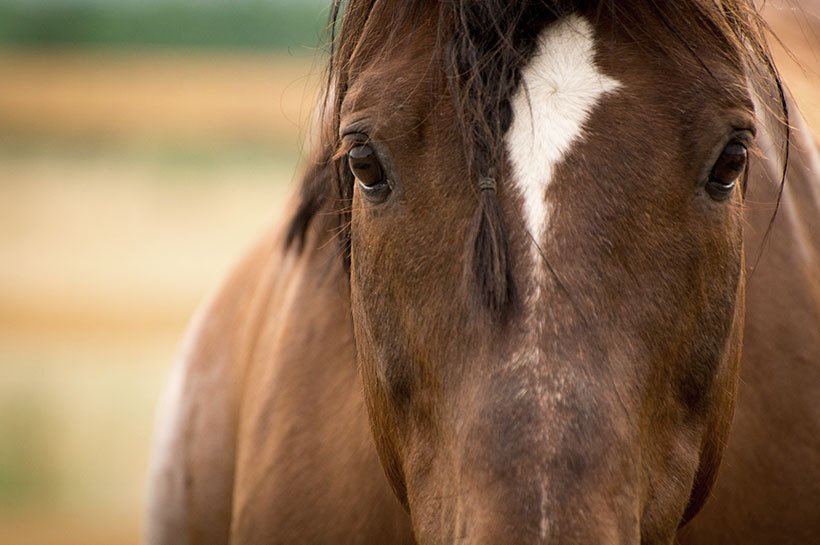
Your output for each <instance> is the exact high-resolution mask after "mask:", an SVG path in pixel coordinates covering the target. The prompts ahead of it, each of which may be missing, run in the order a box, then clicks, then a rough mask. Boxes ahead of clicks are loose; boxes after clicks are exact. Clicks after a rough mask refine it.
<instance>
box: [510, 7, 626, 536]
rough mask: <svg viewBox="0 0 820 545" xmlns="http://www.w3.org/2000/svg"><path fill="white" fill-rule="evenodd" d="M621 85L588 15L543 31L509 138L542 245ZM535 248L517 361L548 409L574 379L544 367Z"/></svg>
mask: <svg viewBox="0 0 820 545" xmlns="http://www.w3.org/2000/svg"><path fill="white" fill-rule="evenodd" d="M620 86H621V84H620V83H619V82H617V81H616V80H614V79H612V78H610V77H608V76H606V75H604V74H602V73H601V72H600V71H599V70H598V68H597V67H596V66H595V41H594V36H593V32H592V27H591V25H590V24H589V22H587V20H586V19H584V18H582V17H580V16H577V15H574V16H570V17H566V18H564V19H562V20H560V21H557V22H555V23H553V24H551V25H549V26H548V27H547V28H545V29H544V30H543V32H542V33H541V35H540V36H539V39H538V44H537V47H536V49H535V52H534V54H533V56H532V58H531V59H530V60H529V62H528V63H527V64H526V66H525V67H524V69H523V70H522V72H521V83H520V86H519V88H518V90H517V91H516V93H515V95H514V96H513V100H512V110H513V122H512V125H511V127H510V129H509V132H508V133H507V137H506V140H507V141H506V145H507V151H508V153H509V156H510V160H511V162H512V167H513V172H512V174H513V181H514V183H515V186H516V188H517V189H518V191H519V192H520V193H521V196H522V197H523V202H524V219H525V221H526V225H527V228H528V229H529V232H530V234H531V235H532V237H533V238H534V239H535V241H536V242H537V243H538V244H543V243H544V240H545V238H546V236H547V224H548V221H549V216H550V208H551V207H550V203H549V201H548V200H547V188H548V187H549V185H550V183H551V182H552V179H553V173H554V171H555V167H556V165H558V163H559V162H560V161H561V160H562V159H563V158H564V157H565V156H566V155H567V153H568V152H569V151H570V148H571V147H572V145H573V144H574V143H576V142H578V141H579V140H581V139H582V138H583V129H584V124H585V123H586V122H587V120H588V118H589V116H590V113H591V112H592V110H593V108H594V107H595V106H596V104H598V102H599V101H600V100H601V98H602V97H603V96H604V95H605V94H607V93H610V92H612V91H614V90H616V89H618V88H619V87H620ZM531 255H532V257H533V260H534V263H533V267H532V268H531V271H532V272H531V274H532V280H533V286H532V290H531V291H529V293H528V296H527V304H528V306H529V309H528V310H529V314H530V325H531V329H530V331H529V333H528V337H529V338H528V339H527V340H526V342H525V343H524V344H523V345H522V346H520V347H519V349H518V350H517V351H516V353H515V354H514V356H513V358H512V361H511V362H510V363H511V365H513V366H515V367H522V368H525V369H529V370H530V372H531V373H532V379H533V380H532V382H531V383H530V384H528V385H527V386H525V387H524V388H523V389H522V391H521V392H520V395H522V396H523V395H527V394H528V393H530V392H529V390H532V392H531V393H534V394H535V396H536V398H537V399H538V400H539V401H540V403H541V405H542V410H543V411H544V412H545V413H548V412H551V411H553V410H554V409H555V408H556V407H557V406H558V404H560V403H561V402H562V399H563V396H564V390H565V388H566V385H565V381H564V377H561V376H552V375H550V374H549V373H548V372H547V370H546V369H544V367H543V365H544V362H543V359H544V354H543V353H542V349H541V347H540V346H539V342H540V339H541V336H542V333H543V330H544V327H545V324H544V321H543V320H541V319H539V314H540V313H539V312H538V300H539V299H540V297H541V287H540V286H541V284H540V280H541V278H542V275H543V274H544V263H543V262H542V259H541V257H540V256H539V255H538V252H537V249H536V247H535V246H534V245H533V247H532V253H531ZM547 377H549V378H547ZM544 433H545V434H546V433H548V431H547V430H544ZM544 439H545V444H549V443H550V437H548V436H545V438H544ZM541 495H542V497H541V521H540V522H541V525H540V529H539V530H540V535H541V538H542V539H546V538H547V537H548V535H549V533H550V531H551V521H550V519H549V513H550V509H549V502H550V497H549V491H548V490H547V486H546V483H542V490H541Z"/></svg>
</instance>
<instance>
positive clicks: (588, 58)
mask: <svg viewBox="0 0 820 545" xmlns="http://www.w3.org/2000/svg"><path fill="white" fill-rule="evenodd" d="M594 59H595V41H594V36H593V32H592V27H591V26H590V24H589V22H587V20H586V19H584V18H582V17H580V16H577V15H573V16H569V17H566V18H564V19H561V20H560V21H557V22H555V23H553V24H551V25H549V26H547V27H546V28H545V29H544V30H543V31H542V33H541V36H539V39H538V45H537V47H536V49H535V53H534V54H533V56H532V58H531V59H530V60H529V62H528V63H527V65H526V66H525V67H524V69H523V70H522V72H521V84H520V85H519V88H518V90H517V91H516V93H515V95H514V96H513V100H512V110H513V122H512V126H511V127H510V130H509V132H508V133H507V148H508V152H509V155H510V158H511V161H512V166H513V177H514V180H515V184H516V186H517V187H518V190H519V191H520V192H521V194H522V195H523V197H524V214H525V219H526V222H527V227H528V228H529V231H530V233H531V234H532V236H533V238H534V239H535V240H536V241H537V242H539V243H541V242H542V237H543V236H544V227H545V223H546V221H547V217H548V215H549V212H550V206H549V203H548V202H547V200H546V189H547V187H548V186H549V184H550V182H551V181H552V176H553V172H554V170H555V166H556V165H557V164H558V162H559V161H560V160H561V159H562V158H563V157H564V156H565V155H566V153H567V152H568V151H569V149H570V147H571V146H572V144H573V143H575V142H576V141H578V140H579V139H580V138H581V137H582V135H583V126H584V123H585V122H586V120H587V118H588V117H589V114H590V112H591V111H592V109H593V108H594V107H595V105H596V104H597V103H598V102H599V100H600V99H601V97H602V96H603V95H605V94H606V93H608V92H611V91H614V90H615V89H617V88H618V87H620V83H618V82H617V81H616V80H614V79H612V78H610V77H608V76H606V75H604V74H602V73H601V72H600V71H599V70H598V68H597V67H596V66H595V60H594Z"/></svg>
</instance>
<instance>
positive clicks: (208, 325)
mask: <svg viewBox="0 0 820 545" xmlns="http://www.w3.org/2000/svg"><path fill="white" fill-rule="evenodd" d="M277 239H278V235H276V234H274V233H269V234H268V235H266V236H265V237H263V239H262V240H261V241H260V242H259V243H258V244H257V245H256V246H255V247H254V248H252V249H251V251H250V252H248V253H247V255H246V256H245V257H244V259H242V260H241V261H240V262H239V263H238V265H237V266H236V267H235V268H234V269H233V270H232V272H231V273H230V274H229V275H228V276H227V278H226V279H225V280H224V281H223V282H222V284H221V285H220V286H219V287H218V289H216V290H215V291H214V292H213V293H212V294H211V295H210V296H209V297H208V298H207V300H206V301H205V303H204V304H203V305H202V306H201V307H200V308H199V309H198V311H197V313H196V315H195V316H194V318H193V320H192V321H191V324H190V325H189V328H188V331H187V333H186V336H185V340H184V341H183V345H182V349H181V352H180V356H179V358H178V359H177V361H176V363H175V364H174V366H173V369H172V371H171V375H170V377H169V380H168V383H167V385H166V388H165V391H164V393H163V396H162V398H161V400H160V406H159V411H158V414H157V427H156V430H157V431H156V432H155V433H156V435H155V438H154V447H153V452H152V463H151V469H150V477H149V483H150V484H149V502H148V512H147V520H146V534H145V537H146V541H147V543H149V544H150V545H165V544H171V543H173V544H175V545H186V544H211V543H212V544H225V543H227V542H228V535H229V532H230V518H231V509H232V492H233V482H234V467H235V451H236V448H235V439H236V428H237V419H238V407H239V399H240V397H241V387H242V381H243V375H244V372H245V366H246V360H247V351H248V349H249V347H248V343H249V342H253V335H254V328H255V327H257V325H258V321H259V320H260V316H259V309H260V307H262V306H263V301H264V300H265V298H266V295H267V293H266V292H268V291H270V286H269V284H270V280H271V276H273V275H272V273H273V271H272V270H271V269H272V265H273V263H272V256H273V254H274V247H275V246H278V244H277V243H278V242H279V241H278V240H277Z"/></svg>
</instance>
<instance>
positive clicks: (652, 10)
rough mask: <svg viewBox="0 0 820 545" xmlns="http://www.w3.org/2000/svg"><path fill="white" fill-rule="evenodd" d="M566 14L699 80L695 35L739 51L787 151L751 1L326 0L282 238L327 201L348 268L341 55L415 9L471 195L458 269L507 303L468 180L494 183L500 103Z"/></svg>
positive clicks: (510, 288) (506, 279)
mask: <svg viewBox="0 0 820 545" xmlns="http://www.w3.org/2000/svg"><path fill="white" fill-rule="evenodd" d="M573 12H582V13H583V14H585V15H586V16H587V17H588V18H589V19H590V20H591V21H593V22H594V23H596V24H597V23H602V24H606V25H612V26H617V27H618V28H619V29H621V30H622V34H624V35H626V36H629V37H630V38H631V39H632V40H633V41H634V42H636V43H637V44H638V45H640V46H642V47H646V48H651V49H653V50H660V51H662V52H663V53H664V54H666V55H668V56H670V58H672V59H673V60H676V61H677V62H682V63H689V64H694V65H695V66H699V68H700V69H701V76H700V77H703V78H706V77H710V73H709V69H708V68H707V66H706V64H705V63H704V61H703V59H702V58H701V56H700V55H701V54H700V52H699V51H698V47H697V46H696V45H695V44H703V43H707V44H712V45H713V46H714V47H713V49H714V50H716V51H722V52H725V54H726V56H727V58H728V59H732V60H734V61H736V60H737V59H741V61H742V62H744V63H745V65H746V66H747V67H749V71H750V74H749V77H750V79H751V80H752V85H753V87H755V88H758V89H774V90H775V91H774V94H775V95H779V96H775V100H778V99H779V102H780V108H781V112H780V116H779V117H780V121H781V122H782V124H783V127H784V131H785V136H786V137H785V138H784V154H785V155H786V156H787V155H788V141H789V139H788V132H787V131H788V111H787V109H786V102H785V96H784V93H783V89H782V85H781V83H780V77H779V74H778V73H777V70H776V68H775V66H774V63H773V61H772V56H771V53H770V51H769V47H768V43H767V40H766V36H765V33H766V32H767V29H768V27H767V25H766V23H765V22H764V21H763V19H762V17H761V15H760V13H759V12H758V9H757V7H756V6H755V5H754V3H753V2H751V1H744V0H717V1H715V0H685V1H673V0H632V1H623V0H599V1H595V0H587V1H584V0H575V1H569V0H529V1H520V2H509V1H508V0H451V1H446V2H431V1H429V0H401V1H395V0H349V1H348V2H342V1H339V0H336V1H334V3H333V8H332V10H331V16H330V18H331V20H330V24H329V29H330V34H331V36H330V59H329V63H328V72H327V78H326V83H325V88H324V99H323V102H324V105H325V108H323V110H322V117H323V119H322V123H321V126H322V127H323V129H322V136H321V140H322V143H321V146H320V156H319V158H318V159H316V160H315V165H314V168H312V169H310V171H309V173H308V175H307V176H305V178H304V179H303V181H302V184H303V187H302V191H301V204H300V206H299V208H298V210H297V212H296V214H295V216H294V218H293V220H292V222H291V225H290V231H289V236H288V244H289V245H292V243H293V242H294V241H299V242H300V245H301V241H303V240H304V239H305V236H306V232H307V230H308V228H309V227H310V225H311V223H312V219H313V218H314V217H315V216H317V215H319V214H320V213H321V211H322V210H324V209H327V210H326V212H328V214H327V218H328V222H329V223H328V222H325V223H323V226H322V227H320V228H323V229H329V230H333V232H334V233H335V234H336V236H338V238H339V239H340V242H341V251H342V252H343V256H344V261H345V265H346V266H348V265H349V257H350V233H349V225H350V206H351V201H352V191H353V183H352V179H351V176H350V174H349V173H348V172H347V170H346V169H345V167H344V162H343V161H341V158H342V155H343V154H340V153H338V150H339V149H340V147H341V141H340V138H339V134H338V129H339V124H340V119H341V107H342V104H343V102H344V99H345V96H346V93H347V90H348V88H349V86H350V83H351V81H352V80H353V79H354V78H355V76H356V74H355V70H356V65H355V64H354V63H353V62H352V61H353V60H354V59H355V58H357V57H358V58H359V59H361V58H362V57H365V58H367V57H368V56H369V57H370V58H369V59H368V60H367V61H366V62H374V61H375V60H376V59H377V57H376V56H374V55H373V54H371V53H368V51H378V50H379V46H380V44H376V43H373V42H374V41H375V40H376V39H381V40H384V39H388V40H389V39H398V38H400V37H402V36H408V35H411V34H412V33H413V31H414V29H415V28H416V24H417V23H418V21H419V19H420V18H432V20H433V21H434V22H435V24H436V27H437V33H436V36H435V39H434V41H431V43H430V44H429V47H430V48H431V50H432V53H433V59H434V60H435V62H436V63H437V64H438V69H439V71H440V75H441V78H442V80H443V83H444V85H445V89H446V91H447V92H448V93H449V95H450V98H451V99H452V103H453V107H454V112H455V116H456V119H457V122H458V124H459V128H460V131H459V133H460V136H461V142H460V145H461V148H462V155H463V157H464V158H465V159H466V164H465V168H466V173H467V175H468V176H469V178H470V179H471V180H473V181H474V184H473V185H474V187H475V193H476V196H477V203H476V213H475V221H474V222H473V232H472V234H471V235H470V236H472V237H473V240H474V241H475V243H474V245H473V246H472V247H471V250H472V252H473V256H472V259H471V260H468V261H469V262H470V263H471V267H472V271H470V272H471V273H472V275H473V280H474V282H475V284H476V288H477V290H476V292H477V294H478V299H479V300H480V301H482V302H483V304H484V305H486V307H487V308H489V309H490V310H491V312H492V313H493V314H494V315H498V314H499V313H503V312H505V311H507V310H509V309H511V308H514V306H515V305H514V303H515V298H516V290H515V286H514V282H513V278H512V274H511V265H510V263H511V260H510V258H509V255H508V254H509V252H510V249H509V245H508V243H507V234H506V230H505V228H504V225H503V214H502V213H501V210H500V204H499V201H498V196H497V193H496V191H494V190H492V189H490V190H486V188H483V189H482V188H481V187H479V183H480V180H484V179H487V178H491V179H493V180H494V181H500V182H504V180H496V177H497V176H498V175H499V173H500V172H501V171H502V170H503V168H502V165H503V161H505V160H506V158H505V150H504V146H503V145H500V144H501V142H503V140H504V136H505V134H506V132H507V131H508V129H509V128H510V125H511V123H512V107H511V102H512V99H513V96H514V94H515V93H516V91H517V89H518V87H519V84H520V78H521V71H522V68H523V67H524V66H525V65H526V63H527V61H528V60H529V59H530V57H531V56H532V54H533V52H534V51H535V49H536V47H537V43H538V39H539V35H540V32H541V30H543V28H544V27H545V26H547V25H549V24H550V23H553V22H555V21H556V20H558V19H560V18H561V17H563V16H565V15H568V14H571V13H573ZM382 45H383V44H382ZM681 45H683V47H681ZM385 49H389V48H383V47H382V52H383V51H384V50H385ZM681 51H684V53H683V54H681ZM759 67H762V68H759ZM785 168H786V167H785V166H784V173H783V178H782V181H785ZM781 184H782V182H781Z"/></svg>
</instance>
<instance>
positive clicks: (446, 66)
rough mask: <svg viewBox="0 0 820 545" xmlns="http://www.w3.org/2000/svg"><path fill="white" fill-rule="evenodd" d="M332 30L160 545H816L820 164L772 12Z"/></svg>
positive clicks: (515, 6) (375, 18) (491, 4)
mask: <svg viewBox="0 0 820 545" xmlns="http://www.w3.org/2000/svg"><path fill="white" fill-rule="evenodd" d="M331 19H332V22H331V28H332V29H333V31H332V34H333V35H332V37H331V52H330V60H329V70H328V76H327V83H326V93H325V95H324V97H323V98H322V99H321V100H320V101H319V102H320V105H319V111H320V115H319V119H320V121H319V122H318V123H317V124H318V126H319V129H318V134H319V142H318V143H317V145H316V146H314V149H313V151H312V155H311V157H310V160H309V161H308V165H307V167H306V170H305V173H304V176H303V177H302V180H301V182H300V183H299V184H298V190H297V191H296V192H295V193H294V195H293V197H292V198H291V200H290V201H289V204H288V208H287V209H288V211H289V212H288V215H287V217H286V218H284V219H283V220H281V221H280V222H279V223H278V224H277V225H276V226H275V227H273V228H272V229H271V230H270V231H269V232H268V233H266V235H265V236H264V237H262V239H261V240H260V241H259V242H258V243H257V244H256V245H255V246H254V247H253V249H252V250H251V251H249V252H248V254H247V255H246V257H244V258H243V259H242V261H241V262H240V263H239V264H238V265H237V266H236V267H235V269H234V270H233V271H232V272H231V273H230V275H229V276H228V278H227V279H226V280H225V281H224V282H223V284H222V285H221V287H219V289H217V290H216V291H215V292H214V293H213V294H212V295H211V296H210V297H209V298H208V300H207V302H206V303H205V304H204V306H203V307H202V308H201V309H200V310H199V311H198V312H197V315H196V316H195V318H194V320H193V323H192V325H191V326H190V330H189V332H188V334H187V337H186V341H185V343H184V346H183V350H182V354H181V357H180V360H179V362H178V363H177V365H176V366H175V368H174V370H173V372H172V375H171V378H170V380H169V385H168V388H167V391H166V394H165V397H164V398H163V405H162V407H163V408H162V409H161V411H160V413H159V419H158V422H159V424H158V431H157V435H156V442H155V447H154V454H153V462H152V468H153V469H152V471H151V477H150V478H151V492H150V500H149V508H148V516H147V534H146V536H147V542H148V543H150V544H152V545H162V544H171V543H173V544H178V545H185V544H215V545H216V544H228V543H230V544H243V545H250V544H254V545H255V544H263V543H264V544H276V543H288V544H322V543H334V544H338V543H344V544H387V543H389V544H412V543H418V544H420V545H438V544H456V543H458V544H475V545H478V544H489V543H494V544H496V543H516V544H547V543H549V544H562V545H572V544H580V543H584V544H590V543H599V544H604V543H606V544H612V543H632V544H638V543H642V544H651V545H655V544H670V543H683V544H698V545H703V544H718V543H745V544H747V545H755V544H770V543H780V544H797V543H810V542H814V541H816V539H817V536H818V535H820V516H818V509H820V507H818V506H820V404H818V403H817V400H818V399H820V272H818V271H820V185H818V182H817V174H818V172H819V170H818V168H820V162H819V160H818V152H817V149H816V147H815V143H814V141H813V140H812V137H811V135H810V133H809V131H808V129H807V128H806V127H805V124H804V122H803V120H802V119H801V117H800V115H799V113H798V112H797V110H796V108H795V107H794V103H793V101H792V99H791V98H790V97H789V95H788V92H787V91H786V90H785V88H784V86H783V85H782V84H781V81H780V77H779V75H778V73H777V70H776V67H775V65H774V63H773V61H772V57H771V55H770V53H769V49H768V46H767V45H766V38H765V35H764V33H765V23H764V21H763V20H762V17H761V16H760V14H759V13H758V11H757V10H756V8H755V6H754V5H753V4H752V3H751V2H746V1H743V0H720V1H712V0H677V1H674V2H673V1H666V0H623V1H618V2H614V1H606V0H583V1H582V0H530V1H524V0H522V1H518V2H507V1H506V0H483V1H479V0H447V1H441V2H433V1H429V0H349V1H348V2H346V3H345V5H344V6H340V2H335V4H334V8H333V10H332V14H331ZM719 468H720V471H718V469H719Z"/></svg>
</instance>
